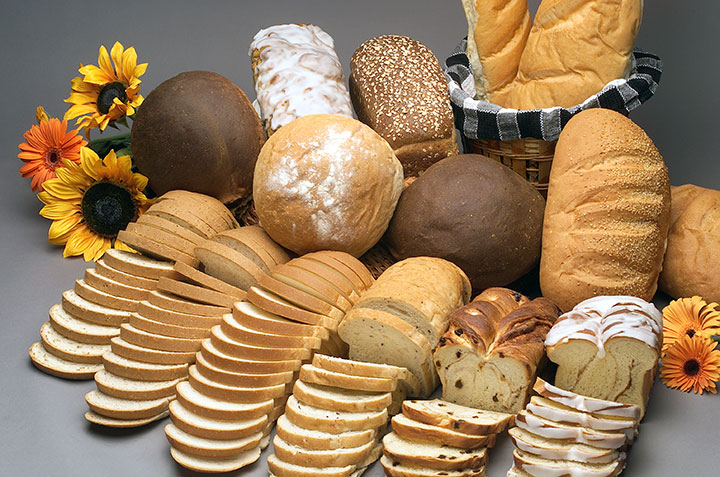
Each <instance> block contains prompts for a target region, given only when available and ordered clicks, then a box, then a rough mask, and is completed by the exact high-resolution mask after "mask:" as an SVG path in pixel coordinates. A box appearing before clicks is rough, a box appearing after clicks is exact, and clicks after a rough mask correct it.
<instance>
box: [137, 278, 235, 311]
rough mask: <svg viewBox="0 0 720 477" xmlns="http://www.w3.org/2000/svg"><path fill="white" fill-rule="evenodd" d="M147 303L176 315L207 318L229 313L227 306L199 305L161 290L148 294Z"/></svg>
mask: <svg viewBox="0 0 720 477" xmlns="http://www.w3.org/2000/svg"><path fill="white" fill-rule="evenodd" d="M158 284H159V282H158ZM147 301H148V303H150V304H151V305H154V306H156V307H158V308H162V309H165V310H169V311H174V312H177V313H187V314H191V315H200V316H209V317H220V316H222V315H224V314H225V313H230V307H229V306H216V305H209V304H207V303H200V302H197V301H193V300H188V299H186V298H182V297H180V296H177V295H174V294H172V293H166V292H163V291H161V290H153V291H151V292H150V293H148V296H147Z"/></svg>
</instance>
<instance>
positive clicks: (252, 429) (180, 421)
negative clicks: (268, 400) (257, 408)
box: [170, 400, 268, 440]
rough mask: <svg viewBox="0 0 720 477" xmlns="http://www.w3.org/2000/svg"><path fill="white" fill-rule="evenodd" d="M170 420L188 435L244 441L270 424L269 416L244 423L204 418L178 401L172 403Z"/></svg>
mask: <svg viewBox="0 0 720 477" xmlns="http://www.w3.org/2000/svg"><path fill="white" fill-rule="evenodd" d="M170 419H172V422H173V424H175V426H176V427H177V428H178V429H180V430H182V431H184V432H186V433H188V434H191V435H193V436H198V437H204V438H206V439H219V440H228V439H242V438H243V437H247V436H250V435H252V434H256V433H257V432H262V430H263V429H265V426H266V425H267V423H268V418H267V416H259V417H256V418H254V419H248V420H244V421H235V420H233V421H228V420H219V419H210V418H207V417H202V416H199V415H197V414H195V413H193V412H192V411H189V410H188V409H186V408H185V407H184V406H183V405H182V404H181V403H179V402H178V401H177V400H175V401H173V402H171V403H170Z"/></svg>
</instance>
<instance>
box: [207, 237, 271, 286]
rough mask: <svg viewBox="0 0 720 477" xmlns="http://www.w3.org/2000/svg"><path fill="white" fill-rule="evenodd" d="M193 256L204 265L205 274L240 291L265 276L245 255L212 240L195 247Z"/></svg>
mask: <svg viewBox="0 0 720 477" xmlns="http://www.w3.org/2000/svg"><path fill="white" fill-rule="evenodd" d="M195 254H196V255H197V257H198V259H199V260H200V262H201V263H202V264H203V265H204V267H205V273H207V274H208V275H212V276H213V277H215V278H217V279H220V280H222V281H225V282H227V283H229V284H231V285H233V286H235V287H237V288H240V289H241V290H247V289H248V288H250V287H251V286H253V285H257V283H258V280H259V279H260V277H261V276H263V275H265V272H263V271H262V269H261V268H260V267H258V266H257V265H255V263H253V261H252V260H249V259H248V258H247V257H245V255H243V254H241V253H239V252H236V251H235V250H233V249H231V248H230V247H227V246H225V245H223V244H221V243H218V242H215V241H213V240H207V241H205V242H203V243H202V244H200V245H198V246H197V247H195Z"/></svg>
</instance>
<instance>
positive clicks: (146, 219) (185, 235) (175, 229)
mask: <svg viewBox="0 0 720 477" xmlns="http://www.w3.org/2000/svg"><path fill="white" fill-rule="evenodd" d="M135 222H136V223H138V224H143V225H147V226H150V227H155V228H157V229H160V230H164V231H165V232H168V233H171V234H173V235H176V236H178V237H180V238H182V239H184V240H187V241H189V242H191V243H193V244H195V245H197V244H199V243H200V242H202V241H203V240H205V239H206V237H203V236H202V235H200V234H197V233H195V232H193V231H192V230H190V229H188V228H186V227H183V226H181V225H178V224H176V223H174V222H171V221H169V220H167V219H164V218H162V217H158V216H157V215H149V214H143V215H141V216H140V217H138V219H137V220H136V221H135Z"/></svg>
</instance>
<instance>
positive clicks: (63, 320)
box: [49, 304, 120, 345]
mask: <svg viewBox="0 0 720 477" xmlns="http://www.w3.org/2000/svg"><path fill="white" fill-rule="evenodd" d="M49 315H50V324H51V325H52V327H53V328H54V329H55V331H57V332H58V333H60V334H61V335H63V336H65V337H66V338H70V339H71V340H74V341H78V342H80V343H87V344H100V345H108V344H110V338H112V337H113V336H117V335H119V334H120V330H119V328H118V327H117V326H103V325H98V324H95V323H90V322H87V321H83V320H79V319H77V318H75V317H74V316H72V315H70V314H69V313H67V312H66V311H65V310H64V309H63V307H62V305H59V304H57V305H53V307H52V308H50V312H49Z"/></svg>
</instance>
